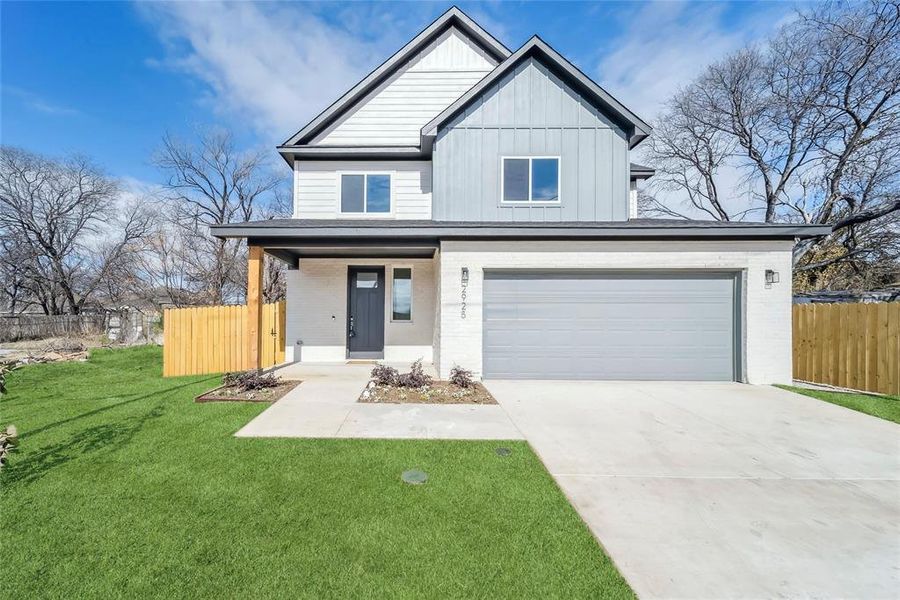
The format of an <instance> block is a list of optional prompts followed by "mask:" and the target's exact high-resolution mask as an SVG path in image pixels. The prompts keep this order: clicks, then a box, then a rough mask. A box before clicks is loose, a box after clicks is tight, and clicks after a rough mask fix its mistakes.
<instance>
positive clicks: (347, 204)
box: [341, 173, 391, 214]
mask: <svg viewBox="0 0 900 600" xmlns="http://www.w3.org/2000/svg"><path fill="white" fill-rule="evenodd" d="M341 212H342V213H381V214H384V213H389V212H391V176H390V175H388V174H385V173H358V174H357V173H345V174H342V175H341Z"/></svg>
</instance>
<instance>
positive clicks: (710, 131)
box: [643, 0, 900, 284]
mask: <svg viewBox="0 0 900 600" xmlns="http://www.w3.org/2000/svg"><path fill="white" fill-rule="evenodd" d="M898 56H900V3H898V2H897V1H896V0H891V1H888V2H879V1H877V0H871V1H869V2H865V3H847V4H844V3H829V4H823V5H817V6H814V7H813V8H812V9H810V10H809V11H806V12H802V13H800V15H799V18H798V19H797V20H796V21H794V22H792V23H790V24H788V25H786V26H785V27H783V28H782V29H781V30H780V31H779V32H778V33H777V34H776V35H775V36H773V37H772V38H771V39H770V40H769V41H768V43H767V44H765V45H763V46H761V47H750V48H746V49H743V50H741V51H739V52H736V53H734V54H732V55H730V56H727V57H726V58H724V59H723V60H721V61H719V62H717V63H714V64H712V65H710V66H709V67H708V68H707V70H706V71H705V72H704V73H703V74H702V75H701V76H700V77H698V78H697V79H696V80H695V81H693V82H692V83H691V84H690V85H688V86H687V87H685V88H684V89H682V90H680V91H679V92H678V93H676V94H675V96H674V97H673V98H672V99H671V100H670V101H669V102H668V104H667V107H666V110H665V111H664V113H663V114H662V115H661V116H660V118H659V121H660V125H659V127H658V128H657V129H656V131H655V134H654V138H655V139H653V141H652V143H651V145H650V149H649V152H650V160H651V161H652V162H653V163H654V164H655V165H656V166H657V167H658V170H657V178H656V182H655V183H653V184H652V191H653V192H655V195H654V194H650V195H649V196H648V197H647V198H645V199H644V202H643V206H644V207H645V209H647V211H648V212H649V213H650V214H663V215H666V216H683V215H682V212H683V211H679V210H677V209H676V208H675V207H673V206H670V205H669V204H668V203H665V202H661V201H659V200H658V196H659V195H661V194H664V193H665V192H671V191H677V192H680V193H681V194H684V195H686V196H687V200H688V202H689V204H690V205H691V206H692V207H693V208H694V209H695V210H696V211H699V212H701V213H703V214H705V215H707V216H708V217H710V218H713V219H717V220H723V221H727V220H739V219H744V218H748V217H756V218H760V219H762V220H764V221H766V222H775V221H790V222H803V223H821V224H830V225H832V226H833V231H834V232H833V233H832V235H830V236H827V237H825V238H820V239H813V240H804V241H802V242H800V243H798V244H797V246H796V249H795V255H794V258H795V263H796V268H797V270H799V271H806V270H818V271H823V270H824V269H826V268H827V267H830V266H831V265H840V266H841V269H832V270H831V272H832V273H834V272H842V273H844V274H845V275H847V276H848V277H849V279H847V278H845V280H844V281H842V283H843V284H847V281H851V280H853V281H856V282H861V281H862V279H861V278H860V277H854V276H852V274H853V273H858V272H860V271H861V270H863V269H865V268H867V267H870V266H872V262H873V261H875V260H877V261H881V262H883V261H887V262H888V263H892V262H893V264H894V265H896V264H897V263H896V261H897V260H898V257H900V255H898V254H897V253H896V247H897V244H896V243H886V240H887V242H890V241H891V240H893V239H894V238H893V236H894V235H896V232H897V229H896V222H897V221H896V219H895V218H894V216H895V214H896V212H897V211H898V210H900V152H898V148H900V60H898V59H897V57H898ZM729 170H730V171H731V172H734V170H737V172H739V173H741V174H742V175H741V177H740V178H739V180H738V181H737V183H736V185H733V186H731V187H732V188H734V189H731V190H729V189H728V188H729V185H727V182H726V179H727V177H726V175H727V174H728V172H729ZM735 192H738V193H739V194H740V195H741V196H743V197H745V198H747V199H748V201H747V202H745V203H744V205H743V206H740V207H739V208H734V206H735V204H736V203H735V202H734V201H733V200H734V199H733V198H731V202H728V201H726V200H725V197H726V196H728V195H729V193H731V194H734V193H735ZM887 270H888V271H889V270H890V267H889V266H888V267H887Z"/></svg>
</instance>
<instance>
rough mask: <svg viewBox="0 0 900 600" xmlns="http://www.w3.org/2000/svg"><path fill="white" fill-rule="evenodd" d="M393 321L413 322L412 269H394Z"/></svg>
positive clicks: (392, 287) (392, 282)
mask: <svg viewBox="0 0 900 600" xmlns="http://www.w3.org/2000/svg"><path fill="white" fill-rule="evenodd" d="M391 320H392V321H412V268H410V267H394V270H393V275H392V276H391Z"/></svg>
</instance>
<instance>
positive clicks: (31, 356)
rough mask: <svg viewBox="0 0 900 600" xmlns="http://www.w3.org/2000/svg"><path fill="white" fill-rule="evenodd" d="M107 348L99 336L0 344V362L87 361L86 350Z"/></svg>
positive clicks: (105, 342) (106, 341) (107, 344)
mask: <svg viewBox="0 0 900 600" xmlns="http://www.w3.org/2000/svg"><path fill="white" fill-rule="evenodd" d="M102 346H107V347H109V341H108V340H105V339H104V338H102V337H100V336H93V337H91V336H82V337H58V338H45V339H42V340H22V341H18V342H3V343H0V361H4V362H21V363H22V364H26V365H27V364H34V363H44V362H59V361H66V360H80V361H84V360H87V357H88V350H89V349H91V348H99V347H102Z"/></svg>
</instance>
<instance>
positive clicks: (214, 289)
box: [153, 130, 283, 304]
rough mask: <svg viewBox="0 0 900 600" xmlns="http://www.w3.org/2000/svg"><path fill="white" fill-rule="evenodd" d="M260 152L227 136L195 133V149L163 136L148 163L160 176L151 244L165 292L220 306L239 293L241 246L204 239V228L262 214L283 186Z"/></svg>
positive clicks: (241, 286) (243, 253) (241, 283)
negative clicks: (158, 213) (162, 217)
mask: <svg viewBox="0 0 900 600" xmlns="http://www.w3.org/2000/svg"><path fill="white" fill-rule="evenodd" d="M264 156H265V155H263V154H261V153H247V152H240V151H238V150H237V148H236V147H235V144H234V140H233V139H232V136H231V134H230V133H229V132H227V131H222V130H209V131H206V132H203V133H201V135H200V137H199V140H198V141H197V143H196V144H189V143H185V142H182V141H178V140H176V139H175V138H173V137H172V136H169V135H166V136H165V137H164V138H163V144H162V148H161V149H160V151H159V152H158V154H157V156H156V158H155V163H156V165H157V166H158V167H159V168H160V170H161V171H162V172H163V173H165V175H166V181H165V183H164V186H163V187H164V189H165V192H166V200H167V203H166V209H165V214H166V216H167V217H168V219H167V222H166V223H165V224H163V226H162V228H161V229H160V230H159V231H157V232H156V235H155V240H154V242H153V244H154V248H155V250H156V254H157V258H158V261H157V262H158V265H157V270H159V273H158V275H159V276H160V277H161V278H162V280H163V283H164V285H165V286H166V288H167V290H168V293H169V294H170V295H172V296H173V299H174V296H175V295H176V294H177V295H179V296H182V295H183V292H185V291H188V292H189V293H190V295H191V296H192V301H194V302H208V303H215V304H221V303H223V302H226V301H233V300H235V299H239V298H241V297H242V296H243V294H244V272H245V269H246V264H245V263H246V249H245V247H244V246H243V245H242V244H241V243H240V242H238V241H235V240H219V239H216V238H213V237H212V236H210V235H209V226H210V225H219V224H224V223H232V222H240V221H249V220H251V219H253V218H254V217H257V218H258V217H259V216H261V215H263V214H264V212H265V210H266V208H267V205H268V204H269V203H270V202H271V197H272V196H273V195H274V190H275V189H276V188H277V186H278V185H279V184H280V183H281V182H282V181H283V178H282V177H279V176H277V175H275V174H274V173H273V172H272V171H271V170H270V169H269V165H268V162H267V160H266V158H265V157H264Z"/></svg>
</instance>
